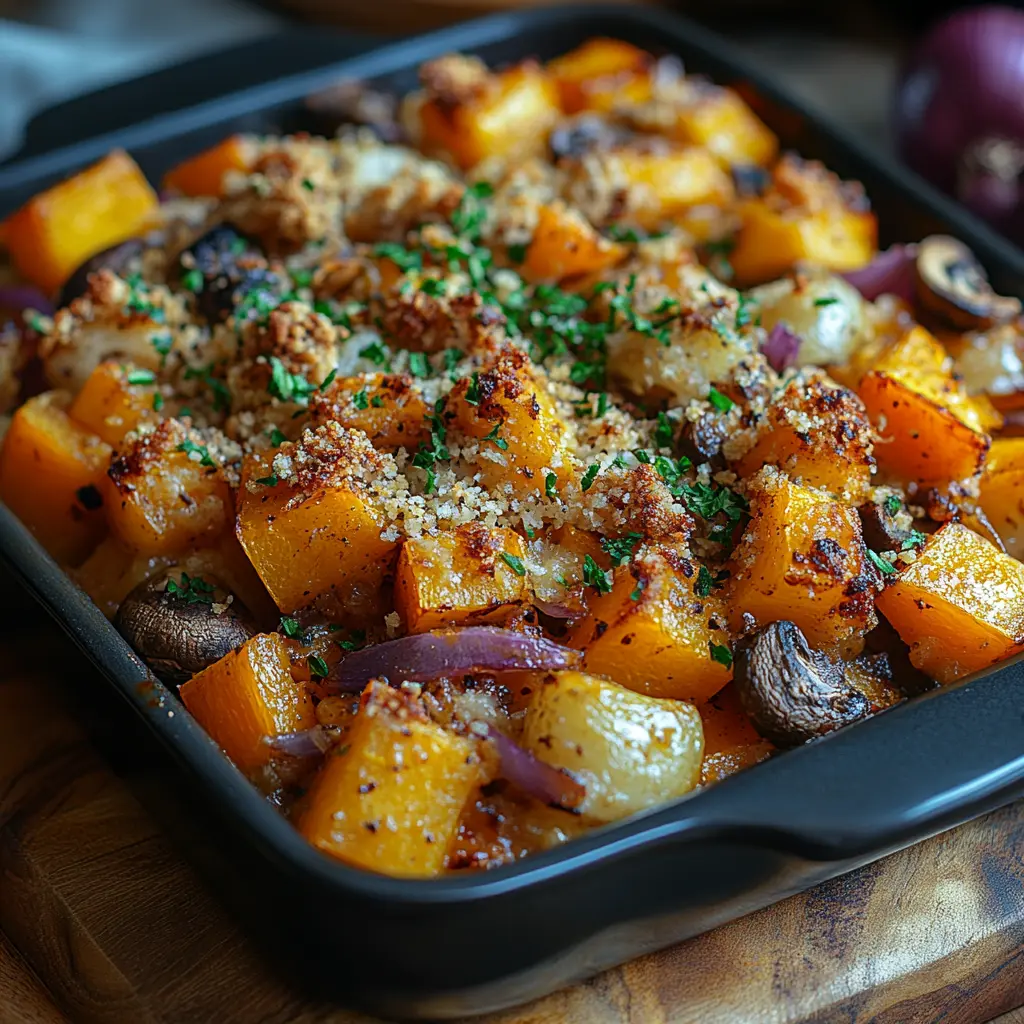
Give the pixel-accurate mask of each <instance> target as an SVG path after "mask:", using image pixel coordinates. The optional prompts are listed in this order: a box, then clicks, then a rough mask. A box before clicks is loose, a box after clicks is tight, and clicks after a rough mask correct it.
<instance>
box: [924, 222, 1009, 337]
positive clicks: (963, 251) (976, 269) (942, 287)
mask: <svg viewBox="0 0 1024 1024" xmlns="http://www.w3.org/2000/svg"><path fill="white" fill-rule="evenodd" d="M915 267H916V274H917V297H918V300H919V301H920V303H921V305H922V306H923V307H924V308H925V309H927V310H928V311H929V312H930V313H932V314H934V315H935V316H937V317H940V318H941V319H942V320H945V321H947V322H948V323H949V324H951V325H952V326H953V327H957V328H959V329H960V330H964V331H966V330H972V329H980V328H985V327H991V326H992V325H993V324H997V323H1001V322H1003V321H1005V320H1011V319H1012V318H1013V317H1015V316H1018V315H1019V314H1020V311H1021V303H1020V299H1016V298H1011V297H1009V296H1004V295H997V294H996V293H995V292H994V291H993V290H992V285H990V284H989V283H988V278H987V277H986V275H985V271H984V268H983V267H982V266H981V264H980V263H979V262H978V260H977V259H976V257H975V255H974V253H973V252H971V250H970V249H968V248H967V246H966V245H964V244H963V242H960V241H958V240H957V239H955V238H951V237H950V236H949V235H932V236H931V237H929V238H926V239H925V240H924V241H923V242H921V244H920V245H919V246H918V249H917V261H916V264H915Z"/></svg>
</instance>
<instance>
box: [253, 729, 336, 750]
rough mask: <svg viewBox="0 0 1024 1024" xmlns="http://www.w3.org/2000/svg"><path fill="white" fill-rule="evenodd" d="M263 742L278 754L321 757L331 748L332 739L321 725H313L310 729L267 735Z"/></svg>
mask: <svg viewBox="0 0 1024 1024" xmlns="http://www.w3.org/2000/svg"><path fill="white" fill-rule="evenodd" d="M264 742H265V743H266V744H267V745H268V746H271V747H273V748H274V750H276V751H277V752H278V753H279V754H287V755H288V756H289V757H323V755H324V754H326V753H327V751H328V750H330V749H331V743H332V740H331V734H330V733H329V732H328V731H327V730H326V729H325V728H324V727H323V726H322V725H314V726H313V727H312V728H311V729H300V730H299V731H298V732H280V733H278V734H277V735H276V736H267V737H266V738H265V740H264Z"/></svg>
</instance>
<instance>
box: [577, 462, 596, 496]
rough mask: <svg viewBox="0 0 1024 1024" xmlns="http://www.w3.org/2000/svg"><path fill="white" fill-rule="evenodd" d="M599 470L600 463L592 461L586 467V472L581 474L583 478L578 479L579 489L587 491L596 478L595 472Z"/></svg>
mask: <svg viewBox="0 0 1024 1024" xmlns="http://www.w3.org/2000/svg"><path fill="white" fill-rule="evenodd" d="M600 472H601V466H600V463H597V462H592V463H591V464H590V465H589V466H588V467H587V471H586V473H584V474H583V478H582V479H581V480H580V489H581V490H584V491H589V490H590V488H591V487H593V486H594V481H595V480H596V479H597V474H598V473H600Z"/></svg>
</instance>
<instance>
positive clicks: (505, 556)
mask: <svg viewBox="0 0 1024 1024" xmlns="http://www.w3.org/2000/svg"><path fill="white" fill-rule="evenodd" d="M501 560H502V561H503V562H504V563H505V564H506V565H507V566H508V567H509V568H510V569H511V570H512V571H513V572H514V573H515V574H516V575H517V576H525V575H526V566H525V565H523V560H522V559H521V558H517V557H516V556H515V555H510V554H509V553H508V552H507V551H502V553H501Z"/></svg>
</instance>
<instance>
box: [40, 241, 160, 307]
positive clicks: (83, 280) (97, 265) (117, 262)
mask: <svg viewBox="0 0 1024 1024" xmlns="http://www.w3.org/2000/svg"><path fill="white" fill-rule="evenodd" d="M145 249H146V243H145V242H143V240H142V239H141V238H129V239H128V240H127V241H125V242H118V243H117V245H112V246H111V247H110V248H109V249H104V250H103V251H102V252H98V253H96V255H95V256H90V257H89V258H88V259H87V260H86V261H85V262H84V263H83V264H82V265H81V266H80V267H79V268H78V269H77V270H76V271H75V272H74V273H73V274H72V275H71V276H70V277H69V278H68V279H67V280H66V281H65V282H64V287H63V288H61V290H60V296H59V297H58V299H57V305H58V306H60V307H62V308H63V307H64V306H68V305H70V304H71V302H72V301H73V300H74V299H77V298H78V297H79V296H81V295H84V294H85V293H86V291H87V290H88V288H89V275H90V274H95V273H96V271H97V270H112V271H113V272H114V273H115V274H117V275H118V276H119V277H125V276H126V274H127V273H128V272H129V271H130V270H131V269H132V268H133V267H134V268H135V269H138V268H139V266H141V263H140V260H139V257H141V256H142V254H143V252H144V251H145Z"/></svg>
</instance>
